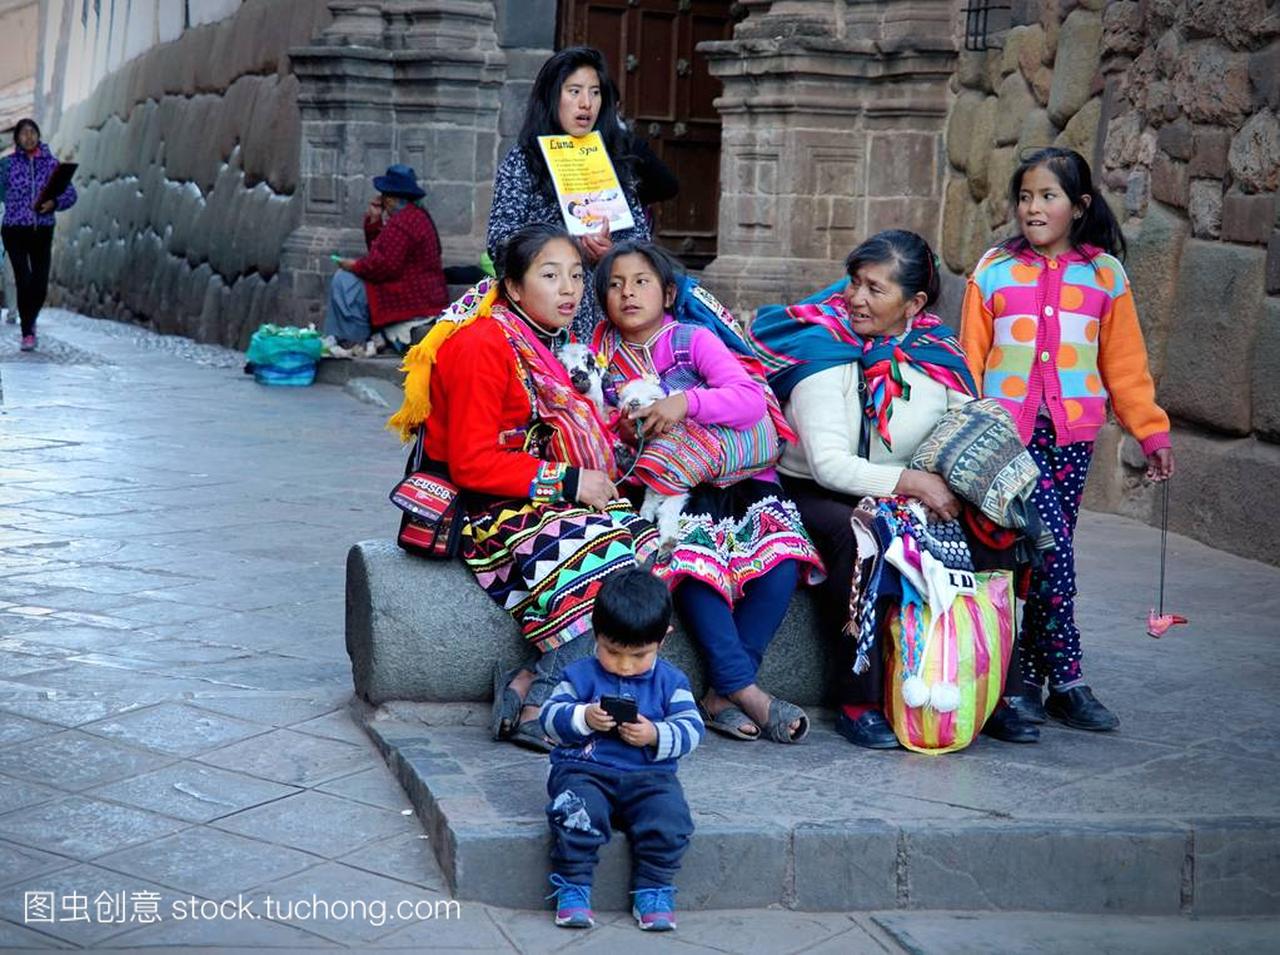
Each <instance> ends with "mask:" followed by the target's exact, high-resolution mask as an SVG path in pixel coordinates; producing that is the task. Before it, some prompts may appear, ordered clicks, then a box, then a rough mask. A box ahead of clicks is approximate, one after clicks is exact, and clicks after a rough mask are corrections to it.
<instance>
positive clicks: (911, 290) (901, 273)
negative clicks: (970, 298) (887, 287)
mask: <svg viewBox="0 0 1280 955" xmlns="http://www.w3.org/2000/svg"><path fill="white" fill-rule="evenodd" d="M864 265H892V266H893V277H894V281H896V282H897V283H898V284H899V285H901V286H902V294H903V297H904V298H911V297H912V296H914V295H916V294H917V293H919V292H924V294H925V303H924V306H925V308H928V307H930V306H931V305H933V304H934V303H935V302H937V301H938V294H939V290H940V287H941V281H940V279H939V278H938V262H937V259H936V258H935V257H934V254H933V249H931V248H929V243H928V242H926V241H925V240H924V239H923V238H921V237H920V236H918V235H916V234H915V233H914V232H908V231H907V230H906V229H887V230H885V231H884V232H877V233H876V234H875V235H873V236H872V237H871V238H869V239H867V240H866V241H864V242H863V243H862V244H861V245H859V246H858V247H857V248H856V249H854V250H853V251H852V252H850V253H849V257H848V258H847V259H845V260H844V270H845V273H846V274H847V275H848V276H849V278H853V277H854V276H855V275H856V274H857V272H858V269H860V268H862V267H863V266H864Z"/></svg>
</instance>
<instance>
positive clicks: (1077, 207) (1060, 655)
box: [960, 147, 1173, 730]
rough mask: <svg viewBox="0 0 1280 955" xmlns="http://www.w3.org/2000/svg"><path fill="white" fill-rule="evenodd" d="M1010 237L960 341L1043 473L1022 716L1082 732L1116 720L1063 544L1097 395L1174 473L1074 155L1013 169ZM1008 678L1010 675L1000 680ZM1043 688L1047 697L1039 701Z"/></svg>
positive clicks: (1109, 221) (989, 261) (1084, 170)
mask: <svg viewBox="0 0 1280 955" xmlns="http://www.w3.org/2000/svg"><path fill="white" fill-rule="evenodd" d="M1009 199H1010V202H1011V203H1012V204H1013V205H1014V206H1015V207H1016V209H1017V218H1018V226H1019V230H1020V233H1019V235H1017V236H1015V237H1014V238H1012V239H1010V240H1008V241H1006V242H1004V243H1002V244H1000V245H998V246H996V247H995V248H994V249H991V250H990V251H988V252H987V253H986V254H985V255H984V256H983V257H982V259H981V260H980V261H979V262H978V265H977V267H976V268H975V269H974V272H973V275H972V277H971V278H970V279H969V283H968V288H967V290H966V293H965V299H964V308H963V313H962V317H961V331H960V341H961V344H962V345H963V346H964V349H965V353H966V355H967V356H968V361H969V367H970V369H971V370H972V372H973V377H974V380H975V381H977V382H978V385H979V387H980V388H981V389H982V393H983V394H984V395H987V396H990V397H993V398H996V399H998V400H999V401H1000V402H1001V404H1003V405H1004V406H1005V407H1006V408H1008V409H1009V412H1010V413H1011V414H1012V415H1013V419H1014V421H1015V422H1016V423H1017V425H1018V430H1019V433H1020V434H1021V435H1022V439H1023V441H1025V442H1026V443H1027V448H1028V450H1029V451H1030V452H1031V455H1032V457H1034V458H1035V460H1036V463H1037V464H1038V465H1039V466H1040V472H1041V483H1042V486H1043V487H1044V488H1046V489H1049V488H1052V490H1053V493H1052V494H1044V495H1038V497H1039V498H1040V499H1041V503H1040V504H1039V505H1038V506H1039V507H1040V512H1041V515H1040V516H1041V517H1042V518H1044V520H1045V522H1046V523H1047V524H1048V525H1049V526H1050V527H1051V528H1052V529H1053V532H1054V537H1055V538H1056V540H1057V548H1056V550H1054V551H1051V552H1050V553H1049V554H1048V555H1047V556H1046V558H1045V561H1044V565H1043V566H1042V567H1040V568H1037V569H1036V570H1035V571H1034V572H1033V573H1032V577H1031V589H1030V592H1029V593H1028V595H1027V606H1026V613H1025V615H1024V617H1023V622H1022V633H1021V634H1020V636H1019V639H1020V640H1021V641H1022V648H1023V679H1024V681H1025V686H1024V692H1023V694H1022V695H1021V697H1018V695H1017V692H1016V689H1015V688H1014V686H1010V687H1009V689H1008V691H1007V692H1008V695H1009V696H1011V697H1016V698H1017V699H1016V702H1015V705H1014V708H1015V709H1016V710H1017V712H1018V713H1019V715H1021V716H1022V717H1023V718H1024V719H1027V720H1030V721H1032V722H1037V723H1043V722H1044V721H1045V718H1046V716H1051V717H1053V718H1054V719H1056V720H1059V721H1060V722H1063V723H1065V724H1067V725H1068V726H1073V727H1076V728H1077V729H1085V730H1111V729H1115V728H1116V727H1117V726H1118V725H1119V724H1120V721H1119V719H1118V718H1117V717H1116V716H1115V714H1113V713H1112V712H1111V711H1110V710H1108V709H1107V708H1106V707H1105V706H1103V705H1102V704H1101V703H1100V702H1098V700H1097V699H1095V698H1094V696H1093V693H1092V691H1091V690H1090V689H1089V687H1088V685H1087V684H1086V683H1085V681H1084V676H1083V673H1082V671H1081V669H1080V656H1081V653H1080V631H1079V630H1078V629H1077V628H1076V624H1075V594H1076V576H1075V556H1074V552H1073V547H1072V538H1073V537H1074V535H1075V527H1076V517H1077V515H1078V513H1079V509H1080V498H1081V496H1082V495H1083V494H1084V483H1085V477H1086V475H1087V474H1088V471H1089V461H1090V458H1091V457H1092V455H1093V441H1094V438H1095V437H1096V436H1097V434H1098V430H1099V429H1100V428H1101V427H1102V425H1103V424H1104V423H1105V422H1106V420H1107V410H1106V406H1107V399H1108V398H1110V400H1111V406H1112V408H1113V410H1114V411H1115V414H1116V417H1117V418H1118V419H1119V420H1120V423H1121V424H1122V425H1123V426H1124V427H1125V429H1126V430H1128V431H1129V432H1130V433H1131V434H1132V435H1133V436H1134V437H1135V438H1136V439H1137V440H1138V441H1139V442H1140V443H1141V444H1142V450H1143V452H1144V453H1145V454H1146V456H1147V477H1148V478H1150V479H1151V480H1153V481H1163V480H1165V479H1166V478H1168V477H1169V476H1170V475H1171V474H1173V451H1172V449H1171V448H1170V446H1169V416H1168V415H1166V414H1165V413H1164V411H1163V410H1162V409H1161V408H1160V406H1159V405H1157V404H1156V402H1155V385H1154V384H1153V382H1152V380H1151V373H1150V371H1149V370H1148V368H1147V350H1146V345H1145V344H1144V342H1143V340H1142V329H1141V328H1140V327H1139V325H1138V315H1137V312H1136V311H1135V310H1134V306H1133V293H1132V292H1131V291H1130V289H1129V280H1128V278H1127V277H1126V276H1125V273H1124V267H1123V266H1121V264H1120V260H1119V259H1118V258H1117V257H1116V256H1117V255H1123V254H1124V248H1125V243H1124V236H1123V235H1122V234H1121V232H1120V226H1119V224H1118V223H1117V222H1116V220H1115V217H1114V216H1113V215H1112V214H1111V210H1110V209H1109V208H1108V207H1107V204H1106V202H1105V201H1104V200H1103V198H1102V196H1101V195H1100V194H1099V193H1098V191H1097V189H1095V188H1094V186H1093V181H1092V176H1091V175H1090V170H1089V164H1088V163H1087V162H1085V160H1084V158H1083V157H1082V156H1081V155H1080V154H1079V153H1077V152H1075V151H1073V150H1070V149H1059V148H1057V147H1050V148H1047V149H1041V150H1039V151H1037V152H1035V153H1034V154H1033V155H1031V156H1029V157H1027V158H1026V159H1025V160H1024V161H1023V162H1022V163H1021V165H1019V166H1018V168H1017V170H1016V171H1015V172H1014V174H1013V179H1012V180H1011V182H1010V184H1009ZM1013 679H1014V675H1013V674H1010V681H1012V680H1013ZM1046 681H1047V682H1048V685H1049V697H1048V700H1047V701H1044V700H1043V699H1042V694H1043V688H1044V685H1045V683H1046Z"/></svg>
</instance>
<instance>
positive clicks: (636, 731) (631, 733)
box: [618, 714, 658, 746]
mask: <svg viewBox="0 0 1280 955" xmlns="http://www.w3.org/2000/svg"><path fill="white" fill-rule="evenodd" d="M618 735H619V736H621V737H622V741H623V742H624V743H627V744H628V745H630V746H655V745H657V742H658V727H656V726H654V725H653V723H652V722H650V721H649V720H647V719H645V718H644V716H643V715H642V714H637V715H636V721H635V722H634V723H622V724H620V725H619V726H618Z"/></svg>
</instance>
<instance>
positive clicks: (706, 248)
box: [559, 0, 735, 268]
mask: <svg viewBox="0 0 1280 955" xmlns="http://www.w3.org/2000/svg"><path fill="white" fill-rule="evenodd" d="M734 6H735V4H733V3H732V2H730V0H560V30H559V34H560V36H559V39H560V46H561V47H562V48H563V47H566V46H575V45H579V44H582V45H587V46H594V47H596V48H597V49H599V50H601V51H602V52H603V53H604V55H605V57H606V59H607V60H608V62H609V70H610V72H611V73H612V74H613V78H614V81H615V82H616V83H617V84H618V90H619V93H620V95H621V97H622V111H623V113H624V115H625V116H626V118H627V120H628V121H629V122H631V123H632V124H633V125H634V127H635V130H636V132H637V133H638V134H639V135H641V136H643V137H645V138H646V139H647V141H648V143H649V146H650V148H651V149H653V151H654V152H655V153H657V155H658V156H659V158H661V159H662V161H663V162H665V163H666V164H667V166H669V167H670V169H671V171H672V172H674V173H675V175H676V177H677V178H678V179H679V180H680V194H679V195H678V196H676V198H674V199H671V200H669V201H667V202H664V203H661V204H660V205H658V206H657V207H656V208H655V209H654V213H655V216H654V227H655V232H656V234H657V238H658V241H660V242H661V243H662V244H663V245H664V246H666V247H667V248H668V249H670V250H671V251H672V252H674V253H676V254H677V255H678V256H679V257H680V258H681V259H682V260H683V261H684V262H685V264H686V265H688V266H690V267H692V268H701V267H703V266H705V265H706V264H707V263H708V262H710V261H711V260H712V259H713V258H715V255H716V232H717V223H718V220H719V210H720V115H719V113H717V112H716V109H715V106H714V100H715V98H716V97H717V96H719V95H720V89H721V83H720V81H719V80H717V79H715V78H714V77H712V76H711V74H710V73H709V72H708V70H707V60H706V57H704V56H702V55H700V54H699V53H698V52H697V46H698V44H699V43H701V42H703V41H704V40H727V39H729V38H730V36H731V35H732V31H733V14H732V12H731V11H732V8H733V7H734Z"/></svg>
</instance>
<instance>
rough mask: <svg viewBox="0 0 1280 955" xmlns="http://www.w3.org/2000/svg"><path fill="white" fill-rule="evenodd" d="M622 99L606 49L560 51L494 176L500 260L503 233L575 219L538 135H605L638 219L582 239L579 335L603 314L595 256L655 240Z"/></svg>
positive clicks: (495, 244)
mask: <svg viewBox="0 0 1280 955" xmlns="http://www.w3.org/2000/svg"><path fill="white" fill-rule="evenodd" d="M617 104H618V93H617V89H616V87H614V85H613V81H612V80H610V79H609V71H608V67H607V66H606V65H605V60H604V54H602V53H601V52H600V51H599V50H596V49H594V48H592V47H587V46H575V47H570V48H568V49H566V50H561V51H560V52H559V53H557V54H556V55H555V56H553V57H551V59H549V60H547V62H546V63H544V64H542V69H541V70H539V71H538V76H537V79H535V80H534V81H533V89H532V90H531V91H530V93H529V105H528V107H527V108H526V110H525V116H524V126H523V127H521V129H520V136H519V139H518V140H517V141H516V145H515V146H513V147H512V148H511V151H510V152H509V153H507V155H506V158H505V159H503V161H502V165H501V166H499V167H498V173H497V175H496V176H495V177H494V182H493V208H492V210H491V211H490V212H489V234H488V240H487V245H488V247H489V255H490V256H491V257H493V258H494V259H495V261H496V257H497V251H498V248H499V246H500V245H501V244H502V240H503V239H505V238H506V237H507V236H509V235H511V233H513V232H515V231H516V230H517V229H519V228H521V227H522V226H526V225H529V224H531V223H534V222H544V223H547V224H549V225H558V226H562V227H564V226H567V225H568V224H569V223H567V222H566V215H571V214H572V213H567V211H566V207H565V205H564V204H563V203H562V202H561V201H560V200H559V197H558V196H557V195H556V188H555V183H554V182H553V181H552V176H551V172H550V170H549V169H548V168H547V161H546V158H545V157H544V154H543V151H542V148H541V147H540V146H539V143H538V137H539V136H573V137H575V138H578V137H582V136H586V135H588V134H589V133H591V132H593V131H594V132H598V133H599V134H600V138H601V139H602V140H603V142H604V147H605V151H606V152H607V153H608V158H609V160H610V162H611V163H612V164H613V169H614V172H615V173H616V174H617V178H618V183H619V185H620V187H621V190H622V196H623V198H625V200H626V205H627V207H628V208H629V209H630V213H631V215H630V218H631V219H632V223H633V224H632V226H631V227H630V228H626V229H621V230H611V229H610V227H609V223H608V222H607V221H606V222H604V223H603V224H602V225H601V226H600V227H599V229H598V230H597V231H594V232H591V233H589V234H587V235H582V236H580V237H579V238H578V242H579V244H580V245H581V247H582V251H583V253H584V255H585V257H586V260H587V264H588V273H587V275H586V277H585V282H584V283H583V285H584V293H583V296H582V303H581V304H580V305H579V306H578V314H577V315H576V316H575V317H574V320H573V325H572V329H571V330H572V332H573V334H574V335H575V337H576V338H578V339H579V340H580V341H585V340H587V339H589V338H590V337H591V330H592V329H593V328H594V327H595V325H596V323H597V322H598V321H599V320H600V319H601V318H602V317H603V314H602V312H601V311H600V306H599V304H598V303H597V302H596V296H595V291H594V283H593V282H592V278H591V276H592V274H593V272H592V270H593V269H594V267H595V264H596V262H598V261H599V260H600V257H601V256H603V255H604V254H605V253H606V252H608V251H609V249H610V248H611V247H612V246H613V243H614V242H620V241H622V240H623V239H640V240H647V239H649V225H648V222H647V220H646V219H645V216H644V210H643V207H642V206H641V204H640V200H639V199H638V198H637V195H636V188H637V182H636V172H635V170H634V168H633V163H634V156H633V149H632V143H631V134H630V133H629V132H628V131H627V129H626V127H625V126H623V125H622V123H621V122H620V121H619V120H618V108H617ZM575 209H576V206H575ZM573 231H577V230H576V229H575V230H573Z"/></svg>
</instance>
